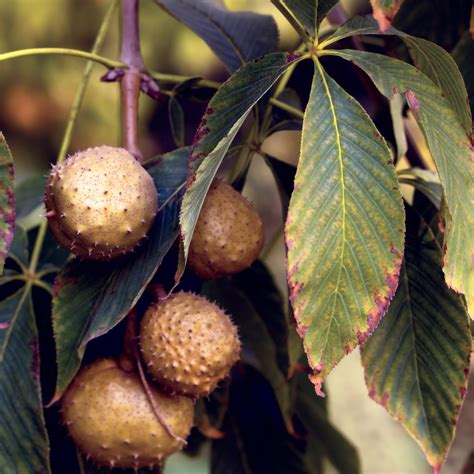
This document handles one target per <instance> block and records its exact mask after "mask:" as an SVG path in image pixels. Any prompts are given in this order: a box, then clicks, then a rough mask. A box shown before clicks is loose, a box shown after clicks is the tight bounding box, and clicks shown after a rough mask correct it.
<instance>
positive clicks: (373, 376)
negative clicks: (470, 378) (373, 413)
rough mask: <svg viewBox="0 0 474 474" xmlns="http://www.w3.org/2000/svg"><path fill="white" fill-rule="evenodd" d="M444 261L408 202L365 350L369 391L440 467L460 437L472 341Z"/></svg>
mask: <svg viewBox="0 0 474 474" xmlns="http://www.w3.org/2000/svg"><path fill="white" fill-rule="evenodd" d="M435 225H437V223H436V224H435ZM441 266H442V252H441V248H440V247H439V245H438V244H437V242H436V237H435V235H434V234H433V232H432V231H431V229H430V227H429V226H428V225H427V224H426V222H424V220H423V219H421V218H420V216H419V215H417V212H416V210H413V209H412V208H410V207H408V208H407V241H406V250H405V261H404V263H403V265H402V269H401V273H400V283H399V286H398V290H397V293H396V295H395V298H394V300H393V302H392V304H391V306H390V309H389V311H388V313H387V315H386V316H385V318H384V319H383V321H382V323H381V324H380V326H379V327H378V328H377V329H376V330H375V332H374V334H373V335H372V337H371V338H370V339H369V340H368V341H367V344H365V345H364V347H363V349H362V361H363V364H364V366H365V377H366V383H367V388H368V390H369V395H370V397H371V398H373V399H374V400H375V401H376V402H378V403H380V404H381V405H382V406H384V408H385V409H386V410H387V411H388V412H389V413H390V414H391V415H392V416H393V417H394V418H395V419H396V420H398V421H399V422H400V423H401V424H402V425H403V427H404V428H405V429H406V430H407V431H408V432H409V433H410V434H411V436H413V437H414V438H415V439H416V440H417V442H418V444H419V445H420V446H421V448H422V449H423V451H424V452H425V454H426V456H427V458H428V461H429V462H430V464H431V465H432V466H433V467H434V469H435V472H439V469H440V467H441V464H442V462H443V460H444V458H445V457H446V454H447V451H448V449H449V446H450V445H451V442H452V440H453V437H454V429H455V425H456V422H457V419H458V415H459V410H460V407H461V405H462V402H463V398H464V396H465V394H466V390H467V375H468V373H469V358H470V351H471V343H472V340H471V334H470V329H469V318H468V316H467V314H466V310H465V307H464V305H463V302H462V299H461V298H460V297H459V296H457V295H456V294H455V293H454V292H453V291H452V290H450V289H449V288H448V287H447V285H446V283H445V281H444V276H443V272H442V270H441Z"/></svg>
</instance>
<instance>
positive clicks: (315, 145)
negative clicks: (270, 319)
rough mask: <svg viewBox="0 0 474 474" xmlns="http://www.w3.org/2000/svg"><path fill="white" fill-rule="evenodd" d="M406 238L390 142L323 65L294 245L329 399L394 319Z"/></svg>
mask: <svg viewBox="0 0 474 474" xmlns="http://www.w3.org/2000/svg"><path fill="white" fill-rule="evenodd" d="M403 235H404V213H403V207H402V201H401V196H400V192H399V189H398V183H397V179H396V175H395V170H394V168H393V165H392V157H391V155H390V151H389V150H388V148H387V145H386V143H385V141H384V140H383V138H382V137H381V135H380V134H379V132H378V131H377V129H376V128H375V126H374V124H373V123H372V121H371V120H370V118H369V117H368V116H367V114H366V113H365V112H364V110H363V109H362V107H361V106H360V105H359V104H358V103H357V102H356V101H355V100H354V99H353V98H352V97H351V96H350V95H348V94H347V93H346V92H345V91H344V90H343V89H342V88H341V87H340V86H339V85H338V84H337V83H336V82H335V81H333V80H332V79H331V78H330V77H329V76H327V74H326V73H325V71H324V70H323V69H322V67H321V64H320V63H319V62H316V69H315V73H314V79H313V85H312V89H311V94H310V98H309V102H308V106H307V108H306V112H305V118H304V124H303V138H302V145H301V154H300V161H299V165H298V170H297V173H296V179H295V190H294V192H293V195H292V197H291V201H290V209H289V213H288V219H287V222H286V243H287V247H288V281H289V285H290V299H291V302H292V305H293V310H294V314H295V318H296V321H297V325H298V332H299V334H300V335H301V337H302V338H303V341H304V347H305V351H306V354H307V356H308V360H309V363H310V365H311V367H312V369H313V370H314V374H313V375H312V376H311V379H312V381H313V383H314V384H315V386H316V391H317V392H318V393H319V394H320V395H323V393H322V391H321V384H322V382H323V380H324V378H325V377H326V376H327V375H328V374H329V372H330V371H331V369H332V368H333V367H334V366H335V365H336V364H337V363H338V362H339V361H340V360H341V359H342V358H343V357H344V355H345V354H347V353H348V352H350V351H351V350H352V349H353V348H354V347H355V346H356V345H357V344H359V343H362V342H364V341H365V340H366V338H367V337H368V336H369V335H370V334H371V333H372V331H373V330H374V329H375V327H376V326H377V324H378V322H379V321H380V319H381V318H382V316H383V315H384V313H385V311H386V309H387V307H388V304H389V302H390V300H391V298H392V296H393V294H394V292H395V289H396V287H397V283H398V273H399V269H400V263H401V259H402V254H403V238H404V237H403ZM302 236H304V238H302Z"/></svg>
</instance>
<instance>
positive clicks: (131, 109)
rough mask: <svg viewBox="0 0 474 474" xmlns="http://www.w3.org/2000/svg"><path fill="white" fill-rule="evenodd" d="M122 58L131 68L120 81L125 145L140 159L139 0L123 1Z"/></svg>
mask: <svg viewBox="0 0 474 474" xmlns="http://www.w3.org/2000/svg"><path fill="white" fill-rule="evenodd" d="M120 59H121V60H122V62H124V63H125V64H126V65H127V66H128V68H127V69H125V71H124V74H123V76H122V78H121V81H120V96H121V102H122V130H123V146H124V147H125V148H126V149H127V150H128V151H129V152H130V153H131V154H132V155H133V156H134V157H135V158H136V159H137V160H138V161H139V162H140V163H142V162H143V157H142V154H141V152H140V148H139V146H138V101H139V96H140V85H141V73H142V71H143V69H144V67H145V66H144V63H143V58H142V53H141V49H140V34H139V29H138V0H122V39H121V49H120Z"/></svg>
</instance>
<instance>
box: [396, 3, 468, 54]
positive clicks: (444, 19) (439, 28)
mask: <svg viewBox="0 0 474 474" xmlns="http://www.w3.org/2000/svg"><path fill="white" fill-rule="evenodd" d="M471 8H472V0H449V1H448V2H447V1H446V0H405V1H404V2H403V5H402V6H401V8H400V11H399V12H398V14H397V16H396V17H395V20H394V26H395V27H396V28H398V29H399V30H402V31H405V32H406V33H409V34H410V35H414V36H418V37H421V38H424V39H426V40H429V41H433V42H434V43H436V44H438V45H439V46H441V47H443V48H444V49H446V50H447V51H451V49H452V48H453V47H454V46H455V44H456V43H457V42H458V41H459V38H460V37H461V35H462V34H463V33H464V31H466V30H467V29H469V16H470V11H471Z"/></svg>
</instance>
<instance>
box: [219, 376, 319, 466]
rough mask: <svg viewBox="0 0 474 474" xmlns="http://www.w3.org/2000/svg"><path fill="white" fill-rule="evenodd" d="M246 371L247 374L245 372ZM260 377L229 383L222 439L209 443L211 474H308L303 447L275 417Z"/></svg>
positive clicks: (249, 377)
mask: <svg viewBox="0 0 474 474" xmlns="http://www.w3.org/2000/svg"><path fill="white" fill-rule="evenodd" d="M249 372H250V371H249ZM265 388H266V387H265V386H264V385H263V383H262V381H261V379H260V377H258V376H257V374H254V373H247V374H246V375H245V377H243V378H242V379H239V380H237V381H235V382H233V383H232V387H231V391H230V400H229V412H228V414H227V416H226V419H225V422H224V424H223V426H222V428H221V429H222V431H223V432H224V433H225V436H224V438H223V439H220V440H217V441H213V443H212V457H211V460H212V467H211V473H212V474H244V473H245V474H261V473H271V474H289V473H291V474H309V473H310V472H312V471H311V470H309V469H308V467H307V466H306V460H305V457H304V454H305V453H304V444H303V446H302V443H301V442H299V441H298V440H297V439H295V438H294V437H292V436H290V435H289V434H288V433H287V431H286V430H285V427H284V426H283V423H281V421H280V420H279V419H278V417H275V414H274V412H273V410H274V407H273V406H272V405H273V403H274V402H273V403H271V402H270V400H269V397H271V395H270V394H269V393H267V392H266V391H265Z"/></svg>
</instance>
